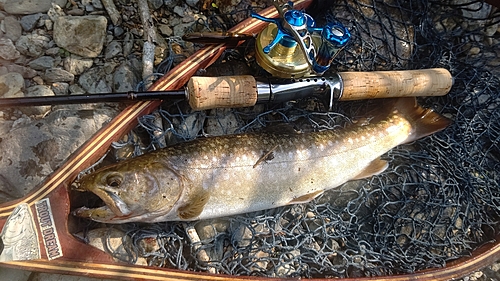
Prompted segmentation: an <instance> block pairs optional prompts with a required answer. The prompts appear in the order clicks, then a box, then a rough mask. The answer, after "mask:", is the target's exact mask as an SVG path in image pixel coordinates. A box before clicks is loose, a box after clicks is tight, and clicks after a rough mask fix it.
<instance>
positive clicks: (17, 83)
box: [0, 72, 24, 98]
mask: <svg viewBox="0 0 500 281" xmlns="http://www.w3.org/2000/svg"><path fill="white" fill-rule="evenodd" d="M23 89H24V78H23V76H22V75H21V74H19V73H16V72H13V73H7V74H4V75H1V76H0V96H1V97H4V98H13V97H22V96H23V92H22V90H23Z"/></svg>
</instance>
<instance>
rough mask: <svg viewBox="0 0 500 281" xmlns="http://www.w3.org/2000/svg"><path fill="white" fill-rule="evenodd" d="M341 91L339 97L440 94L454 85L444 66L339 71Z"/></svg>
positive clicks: (355, 98) (356, 98)
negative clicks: (341, 82) (396, 69)
mask: <svg viewBox="0 0 500 281" xmlns="http://www.w3.org/2000/svg"><path fill="white" fill-rule="evenodd" d="M339 75H340V77H341V79H342V81H343V91H342V95H341V97H340V99H339V100H341V101H347V100H360V99H377V98H394V97H409V96H412V97H415V96H443V95H446V94H447V93H448V92H449V91H450V89H451V86H452V84H453V77H452V76H451V74H450V72H449V71H448V70H446V69H444V68H431V69H419V70H398V71H372V72H339Z"/></svg>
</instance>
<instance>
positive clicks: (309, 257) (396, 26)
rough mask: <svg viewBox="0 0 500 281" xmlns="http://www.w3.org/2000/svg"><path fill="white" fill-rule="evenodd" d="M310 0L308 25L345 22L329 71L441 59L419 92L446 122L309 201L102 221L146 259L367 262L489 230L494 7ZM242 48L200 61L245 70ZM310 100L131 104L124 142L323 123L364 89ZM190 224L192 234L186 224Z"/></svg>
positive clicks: (327, 267)
mask: <svg viewBox="0 0 500 281" xmlns="http://www.w3.org/2000/svg"><path fill="white" fill-rule="evenodd" d="M318 2H323V4H324V5H327V6H329V7H330V9H329V10H328V12H327V13H324V12H323V13H321V12H320V13H316V12H317V11H325V10H326V9H322V8H321V7H319V8H317V9H316V10H311V13H313V14H314V15H315V16H316V18H317V19H318V24H319V25H322V24H323V23H324V21H325V20H339V21H341V22H342V23H343V24H344V25H346V26H347V27H349V29H350V31H351V33H352V36H353V37H352V41H351V43H350V44H349V45H348V46H347V47H346V48H345V49H344V50H343V51H342V52H341V53H340V54H339V56H337V57H336V59H335V61H334V66H333V67H332V68H333V70H332V71H335V70H340V71H345V70H362V71H371V70H404V69H421V68H431V67H444V68H446V69H448V70H450V72H451V73H452V75H453V77H454V85H453V88H452V90H451V92H450V93H449V94H448V95H447V96H444V97H432V98H421V99H419V102H420V104H422V105H424V106H426V107H432V108H434V109H435V110H436V111H438V112H440V113H442V114H444V115H445V116H447V117H449V118H451V119H452V120H453V123H452V124H451V125H450V126H449V127H448V128H446V129H445V130H444V131H442V132H440V133H437V134H434V135H432V136H430V137H427V138H425V139H423V140H420V141H417V142H415V143H413V144H409V145H401V146H399V147H397V148H395V149H393V150H391V151H390V152H389V153H387V154H385V155H383V158H384V159H387V160H389V163H390V167H389V169H388V170H387V171H385V172H384V173H382V174H380V175H377V176H374V177H372V178H370V179H366V180H360V181H353V182H350V183H347V184H345V185H344V186H342V187H340V188H337V189H334V190H331V191H329V192H327V193H325V194H324V195H322V196H321V197H320V198H318V199H316V200H314V201H313V202H312V203H309V204H302V205H294V206H288V207H282V208H277V209H272V210H267V211H262V212H258V213H250V214H244V215H241V216H234V217H229V218H221V219H216V220H210V221H199V222H192V223H175V222H174V223H172V222H168V223H158V224H126V225H122V226H109V227H114V228H119V229H121V230H123V231H124V233H126V234H127V235H128V236H129V237H131V238H132V241H133V243H132V244H131V246H130V249H129V250H130V251H131V253H134V255H135V256H138V257H143V258H145V259H146V260H147V262H148V264H149V265H151V266H163V267H169V268H178V269H186V270H196V271H209V272H217V273H225V274H234V275H258V276H270V277H271V276H287V277H353V276H377V275H391V274H401V273H411V272H414V271H416V270H421V269H425V268H435V267H442V266H444V265H445V264H446V262H448V261H450V260H454V259H457V258H459V257H464V256H467V255H469V254H470V253H471V251H473V250H474V249H475V248H476V247H478V246H479V245H482V244H484V243H487V242H491V241H492V240H493V239H494V238H495V237H496V236H497V235H498V234H499V229H498V222H499V221H500V220H499V219H500V217H499V215H500V205H499V204H500V180H499V173H498V171H499V170H500V161H499V160H500V144H499V140H500V109H499V106H498V105H499V103H500V92H499V89H500V80H499V73H500V68H499V67H498V66H499V65H500V56H499V52H500V44H499V42H500V41H499V40H500V32H499V30H500V29H499V22H500V12H499V11H498V10H497V9H496V8H494V7H491V6H490V5H488V4H485V3H483V2H481V1H466V0H454V1H426V0H418V1H403V0H399V1H398V0H391V1H371V0H361V1H357V2H356V1H348V0H345V1H332V2H330V1H318ZM212 12H214V11H212ZM215 12H220V11H215ZM212 16H213V17H212ZM212 16H211V17H209V19H210V20H209V21H207V22H203V23H200V26H203V27H205V28H206V29H209V30H220V29H227V27H228V26H226V25H232V24H234V23H235V22H232V21H229V20H228V18H231V19H233V17H227V15H226V16H220V15H218V16H215V15H212ZM221 21H222V22H223V23H224V24H221ZM251 48H252V45H251V43H249V44H247V45H245V46H243V47H242V48H240V49H237V50H232V51H227V52H226V53H225V54H224V56H223V59H221V60H220V61H219V62H218V63H219V67H218V68H212V69H207V72H208V73H215V75H221V73H220V72H221V71H222V70H221V69H225V70H228V69H229V70H230V71H232V72H237V70H241V69H245V70H246V71H249V70H250V71H251V69H253V68H252V67H254V65H252V59H251ZM220 64H223V65H224V67H222V68H221V67H220ZM246 64H249V65H250V67H246ZM241 65H243V66H242V67H241ZM223 74H229V73H223ZM231 74H240V73H231ZM321 107H322V106H321V105H318V104H317V103H316V102H315V101H314V100H308V101H301V102H296V103H295V102H292V103H287V104H285V105H279V106H274V107H273V106H257V107H255V108H251V109H231V110H229V109H228V110H221V109H218V110H210V111H206V112H191V111H190V110H189V109H188V107H187V106H186V105H185V104H183V103H179V104H175V105H169V106H167V105H165V106H164V107H163V108H162V109H161V110H159V111H158V112H157V113H156V115H151V116H145V117H143V118H141V120H140V123H141V126H139V127H138V128H137V129H136V130H135V134H137V135H145V132H150V133H151V136H152V138H150V139H146V140H143V142H144V143H146V144H144V145H142V144H141V143H140V142H137V141H136V142H134V143H135V148H136V149H135V150H136V152H138V151H142V150H144V149H146V147H147V149H152V148H158V147H162V146H164V145H165V144H166V145H168V144H171V143H174V142H178V141H183V140H186V139H192V138H194V137H197V136H202V135H217V134H230V133H235V132H236V133H237V132H242V131H249V130H259V129H261V128H262V127H264V126H268V125H271V124H275V123H283V122H286V123H291V124H293V125H294V126H295V127H296V128H298V129H301V130H322V129H335V128H338V127H343V126H344V125H345V124H347V123H349V122H350V119H349V118H352V117H357V116H359V115H360V112H366V111H367V109H370V102H365V101H363V102H350V103H347V102H345V103H338V104H336V105H335V108H334V111H333V112H330V113H324V112H321V111H316V110H317V109H318V108H321ZM158 120H160V121H159V122H158ZM132 139H134V138H129V140H132ZM118 146H119V145H118ZM118 146H117V147H118ZM123 146H126V145H121V146H120V147H123ZM140 148H144V149H140ZM129 149H130V148H129ZM91 225H92V227H90V228H93V227H97V226H99V227H102V225H97V224H91ZM192 227H194V229H195V230H196V233H197V235H198V236H199V237H198V238H199V240H197V239H194V238H193V237H188V236H187V234H186V230H187V229H192Z"/></svg>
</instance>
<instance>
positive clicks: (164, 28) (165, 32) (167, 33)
mask: <svg viewBox="0 0 500 281" xmlns="http://www.w3.org/2000/svg"><path fill="white" fill-rule="evenodd" d="M158 30H160V32H161V34H163V35H165V36H172V34H173V31H172V28H170V26H168V25H167V24H160V25H159V26H158Z"/></svg>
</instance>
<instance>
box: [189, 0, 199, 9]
mask: <svg viewBox="0 0 500 281" xmlns="http://www.w3.org/2000/svg"><path fill="white" fill-rule="evenodd" d="M198 2H200V0H186V4H188V5H189V6H191V7H193V8H195V7H196V5H198Z"/></svg>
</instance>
